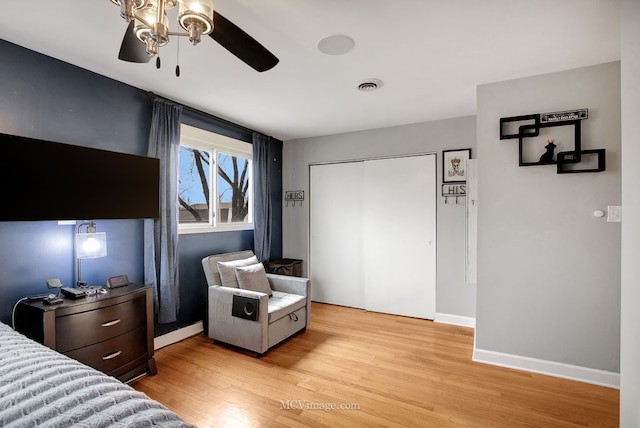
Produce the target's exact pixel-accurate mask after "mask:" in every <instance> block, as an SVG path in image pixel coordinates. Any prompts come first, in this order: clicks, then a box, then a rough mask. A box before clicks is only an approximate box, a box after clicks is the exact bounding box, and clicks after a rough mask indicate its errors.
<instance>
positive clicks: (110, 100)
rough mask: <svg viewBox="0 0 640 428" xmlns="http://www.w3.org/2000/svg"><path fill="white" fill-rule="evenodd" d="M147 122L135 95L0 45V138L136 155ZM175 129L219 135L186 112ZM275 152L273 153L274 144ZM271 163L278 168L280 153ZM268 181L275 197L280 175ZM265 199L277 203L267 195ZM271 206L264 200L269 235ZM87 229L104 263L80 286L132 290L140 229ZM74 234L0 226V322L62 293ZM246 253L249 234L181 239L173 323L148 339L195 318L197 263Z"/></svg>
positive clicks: (88, 264) (146, 104)
mask: <svg viewBox="0 0 640 428" xmlns="http://www.w3.org/2000/svg"><path fill="white" fill-rule="evenodd" d="M150 123H151V102H150V100H149V98H148V96H147V93H146V92H145V91H142V90H140V89H137V88H134V87H132V86H128V85H125V84H123V83H121V82H117V81H115V80H112V79H109V78H106V77H104V76H100V75H98V74H96V73H93V72H90V71H87V70H84V69H81V68H78V67H75V66H72V65H70V64H67V63H64V62H61V61H58V60H56V59H52V58H49V57H47V56H44V55H41V54H38V53H36V52H33V51H30V50H27V49H24V48H22V47H19V46H17V45H14V44H11V43H9V42H6V41H4V40H0V132H3V133H7V134H14V135H21V136H25V137H31V138H38V139H43V140H49V141H55V142H61V143H67V144H76V145H82V146H87V147H95V148H100V149H105V150H112V151H118V152H123V153H132V154H138V155H145V154H146V151H147V140H148V132H149V126H150ZM185 123H189V124H192V125H194V126H200V127H202V128H205V129H210V130H212V131H214V132H216V130H217V132H220V129H221V126H220V125H219V124H217V123H216V121H215V120H212V119H211V118H209V117H200V116H198V115H197V114H193V113H187V114H185ZM221 123H222V121H221ZM224 129H225V130H226V131H225V132H224V134H225V135H228V136H232V137H234V138H239V139H243V140H245V141H246V140H247V138H250V135H251V133H250V131H247V130H246V129H244V128H238V129H237V130H234V127H233V124H229V123H224ZM221 133H222V132H221ZM249 141H250V140H249ZM276 144H280V147H281V144H282V143H281V142H277V143H276ZM1 155H2V154H1V151H0V156H1ZM276 161H277V162H279V163H280V165H281V162H282V156H281V150H280V156H278V159H277V160H276ZM280 170H281V168H279V169H278V171H280ZM47 174H55V165H52V166H51V170H50V171H43V179H46V175H47ZM278 174H279V172H278ZM276 175H277V174H276ZM276 180H277V182H278V183H280V185H279V187H280V188H279V192H280V193H279V194H280V198H281V194H282V190H281V182H282V181H281V174H280V176H278V177H276ZM16 185H19V183H16ZM25 191H28V189H25ZM69 192H73V189H69ZM272 196H274V197H277V192H274V194H273V195H272ZM280 201H281V199H277V200H274V202H275V203H274V205H275V206H276V210H277V211H278V214H276V215H275V217H277V218H278V219H279V220H278V225H277V230H279V231H280V230H281V225H280V223H281V218H282V217H281V216H282V211H281V210H282V208H281V205H282V204H281V203H280ZM78 220H85V219H78ZM96 223H97V227H98V231H104V232H107V243H108V255H107V257H104V258H100V259H94V260H85V261H83V263H82V279H83V280H88V281H89V282H90V283H92V284H103V283H104V282H105V280H106V278H107V277H108V276H111V275H116V274H120V273H126V274H127V275H128V276H129V279H130V280H131V281H133V282H142V281H143V221H142V220H108V221H107V220H98V221H96ZM75 227H76V226H60V225H58V224H57V222H55V221H43V222H0V320H1V321H3V322H5V323H8V322H9V321H10V318H11V310H12V307H13V305H14V303H15V302H16V301H17V300H18V299H19V298H21V297H23V296H26V295H29V294H39V293H44V292H47V291H48V290H47V288H46V285H45V280H46V279H47V278H60V279H61V280H62V282H63V284H65V285H71V284H72V282H73V281H74V280H75V269H76V265H75V259H74V252H73V235H74V233H75ZM273 247H274V249H273V250H272V254H273V255H274V256H276V257H279V256H280V255H281V254H282V237H281V234H280V232H278V235H277V236H275V239H274V243H273ZM251 248H253V232H252V231H247V232H227V233H210V234H196V235H181V236H180V243H179V255H180V267H179V268H180V283H181V292H180V295H181V308H180V312H179V314H178V321H177V322H176V323H173V324H167V325H156V336H157V335H160V334H163V333H167V332H169V331H172V330H174V329H176V328H179V327H183V326H187V325H190V324H192V323H194V322H196V321H198V320H202V319H203V314H204V309H203V304H204V297H203V296H204V295H205V285H204V283H205V282H204V274H203V273H202V267H201V265H200V260H201V259H202V257H204V256H205V255H207V254H214V253H217V252H226V251H237V250H241V249H251Z"/></svg>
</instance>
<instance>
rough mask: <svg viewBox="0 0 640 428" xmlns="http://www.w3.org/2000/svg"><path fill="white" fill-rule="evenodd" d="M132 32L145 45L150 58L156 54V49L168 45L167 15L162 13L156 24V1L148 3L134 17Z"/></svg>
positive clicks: (152, 0)
mask: <svg viewBox="0 0 640 428" xmlns="http://www.w3.org/2000/svg"><path fill="white" fill-rule="evenodd" d="M134 32H135V34H136V37H137V38H138V40H140V41H141V42H143V43H144V44H145V45H146V49H147V53H148V54H149V55H151V56H153V55H156V54H157V53H158V49H159V48H160V47H162V46H164V45H166V44H167V43H169V27H168V18H167V14H166V13H164V12H163V14H162V19H161V20H160V22H158V5H157V1H155V0H151V1H148V3H147V5H146V6H145V7H144V8H142V9H141V10H140V11H139V13H138V15H137V16H136V20H135V26H134Z"/></svg>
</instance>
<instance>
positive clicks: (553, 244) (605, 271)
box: [476, 62, 637, 372]
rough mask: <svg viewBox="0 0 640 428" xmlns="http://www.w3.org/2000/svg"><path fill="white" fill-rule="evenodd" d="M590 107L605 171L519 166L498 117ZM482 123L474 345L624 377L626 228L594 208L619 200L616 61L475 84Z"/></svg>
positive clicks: (588, 130) (588, 127)
mask: <svg viewBox="0 0 640 428" xmlns="http://www.w3.org/2000/svg"><path fill="white" fill-rule="evenodd" d="M585 107H587V108H589V119H588V120H586V121H585V122H584V123H583V125H582V143H583V149H587V148H594V149H595V148H605V149H607V153H606V155H607V170H606V172H601V173H585V174H564V175H558V174H556V171H555V165H545V166H531V167H518V141H517V140H503V141H501V140H500V139H499V119H500V118H501V117H507V116H516V115H522V114H529V113H543V112H551V111H560V110H569V109H575V108H585ZM477 127H478V129H477V139H478V153H479V157H478V163H479V165H478V169H479V171H478V184H479V187H478V293H477V314H476V348H477V349H481V350H486V351H492V352H498V353H504V354H509V355H514V356H522V357H531V358H536V359H540V360H546V361H551V362H558V363H566V364H571V365H575V366H580V367H585V368H591V369H598V370H604V371H609V372H618V371H619V358H620V354H619V349H620V341H619V334H620V223H607V222H606V219H605V218H596V217H594V215H593V212H594V210H596V209H602V210H605V211H606V209H607V205H620V203H621V191H620V186H621V178H620V177H621V171H620V170H621V167H620V162H621V154H620V63H618V62H615V63H608V64H601V65H596V66H592V67H586V68H580V69H576V70H569V71H564V72H558V73H553V74H547V75H542V76H535V77H530V78H524V79H517V80H511V81H506V82H500V83H494V84H487V85H482V86H479V87H478V115H477ZM541 149H542V148H541ZM636 278H637V276H636Z"/></svg>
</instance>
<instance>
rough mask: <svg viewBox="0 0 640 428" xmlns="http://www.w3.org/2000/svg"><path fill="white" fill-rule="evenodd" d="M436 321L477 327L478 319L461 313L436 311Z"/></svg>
mask: <svg viewBox="0 0 640 428" xmlns="http://www.w3.org/2000/svg"><path fill="white" fill-rule="evenodd" d="M433 321H434V322H440V323H443V324H453V325H460V326H462V327H471V328H476V319H475V318H471V317H463V316H460V315H451V314H441V313H437V312H436V317H435V319H434V320H433Z"/></svg>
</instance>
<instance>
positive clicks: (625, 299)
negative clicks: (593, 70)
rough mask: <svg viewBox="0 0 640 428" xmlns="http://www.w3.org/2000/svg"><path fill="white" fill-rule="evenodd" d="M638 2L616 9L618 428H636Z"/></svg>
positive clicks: (639, 327)
mask: <svg viewBox="0 0 640 428" xmlns="http://www.w3.org/2000/svg"><path fill="white" fill-rule="evenodd" d="M639 22H640V2H638V1H637V0H624V1H623V2H622V7H621V17H620V23H621V63H622V70H621V80H622V153H623V154H624V158H623V161H622V204H623V207H624V213H623V222H622V308H621V309H622V310H621V312H622V315H621V339H620V426H621V427H622V428H632V427H634V428H635V427H639V426H640V410H639V409H640V364H638V362H639V361H640V334H639V333H638V332H640V310H638V304H639V303H640V282H639V281H638V278H639V277H640V265H639V264H638V258H639V257H638V255H640V220H638V219H640V191H638V184H639V183H640V168H638V166H637V165H638V161H639V160H640V121H639V120H638V118H640V25H638V23H639Z"/></svg>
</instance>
